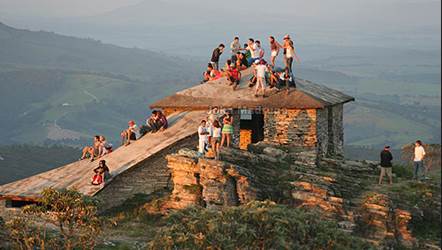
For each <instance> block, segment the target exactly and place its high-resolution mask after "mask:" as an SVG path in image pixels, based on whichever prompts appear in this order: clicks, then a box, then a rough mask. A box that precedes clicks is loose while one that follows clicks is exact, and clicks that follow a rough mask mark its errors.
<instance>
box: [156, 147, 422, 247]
mask: <svg viewBox="0 0 442 250" xmlns="http://www.w3.org/2000/svg"><path fill="white" fill-rule="evenodd" d="M313 150H314V149H312V152H310V151H309V150H308V149H301V148H294V147H285V146H282V145H278V144H274V143H266V142H260V143H257V144H250V145H248V150H247V151H246V150H240V149H234V148H224V149H223V150H222V152H221V159H222V160H221V161H216V160H212V159H207V158H198V155H197V154H196V152H195V151H193V150H189V149H182V150H180V151H179V152H178V154H172V155H168V156H167V157H166V158H167V161H168V168H169V170H170V172H171V176H172V177H171V178H172V182H173V191H172V194H171V195H170V197H168V198H167V199H165V200H164V202H163V205H162V206H161V209H163V210H166V211H167V209H182V208H185V207H188V206H202V207H208V208H216V207H223V206H237V205H241V204H246V203H248V202H250V201H253V200H272V201H275V202H277V203H282V204H286V205H289V206H293V207H301V208H306V209H319V210H321V211H322V213H321V214H322V215H323V216H324V219H332V220H335V221H337V222H338V225H339V226H340V228H341V230H343V231H346V232H348V233H352V234H356V235H360V236H361V237H364V238H366V239H368V240H370V241H371V242H372V243H374V244H376V245H378V246H379V247H382V246H396V245H398V244H400V245H402V246H413V244H415V241H414V238H413V235H412V232H411V230H410V222H411V220H412V219H413V216H414V214H413V213H412V212H411V211H410V207H407V206H403V205H402V204H400V203H398V200H397V198H396V197H395V198H394V199H393V198H392V197H390V194H389V193H388V192H386V190H388V189H382V186H378V185H377V184H376V183H377V178H378V175H379V169H378V163H377V162H371V161H348V160H342V159H332V158H322V159H317V158H314V155H316V154H315V153H314V152H313ZM312 156H313V159H312ZM392 242H393V243H392ZM395 244H396V245H395Z"/></svg>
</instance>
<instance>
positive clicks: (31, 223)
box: [6, 188, 101, 250]
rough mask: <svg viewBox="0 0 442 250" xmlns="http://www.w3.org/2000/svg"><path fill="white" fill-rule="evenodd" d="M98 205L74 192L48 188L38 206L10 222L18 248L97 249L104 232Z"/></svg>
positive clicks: (26, 210) (30, 208) (26, 209)
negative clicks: (100, 235)
mask: <svg viewBox="0 0 442 250" xmlns="http://www.w3.org/2000/svg"><path fill="white" fill-rule="evenodd" d="M96 205H97V203H96V201H95V200H94V199H91V198H90V197H86V196H83V195H82V194H80V193H78V192H77V191H74V190H55V189H52V188H49V189H45V190H44V191H43V192H42V197H41V198H40V199H39V204H38V205H30V206H26V207H24V208H23V210H22V213H21V214H20V215H18V216H16V217H14V218H13V219H12V220H10V221H8V222H7V223H6V228H7V230H8V233H9V238H10V240H11V241H12V244H13V245H14V248H15V249H67V250H70V249H74V248H77V249H93V248H94V246H95V244H96V239H97V236H98V235H99V234H100V232H101V222H100V219H99V218H98V216H97V207H96Z"/></svg>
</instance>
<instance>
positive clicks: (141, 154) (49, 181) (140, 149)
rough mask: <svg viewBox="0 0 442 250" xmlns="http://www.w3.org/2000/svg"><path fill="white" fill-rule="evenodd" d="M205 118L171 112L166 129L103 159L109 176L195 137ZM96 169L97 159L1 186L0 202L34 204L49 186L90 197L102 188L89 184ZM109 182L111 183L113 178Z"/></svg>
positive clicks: (198, 115)
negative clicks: (29, 202)
mask: <svg viewBox="0 0 442 250" xmlns="http://www.w3.org/2000/svg"><path fill="white" fill-rule="evenodd" d="M205 116H206V113H205V112H200V111H193V112H182V113H174V114H172V115H170V116H169V117H168V120H169V128H168V129H166V130H165V131H163V132H158V133H154V134H150V133H149V134H146V135H145V136H144V137H142V138H141V139H140V140H138V141H135V142H132V143H131V144H130V145H128V146H122V147H119V148H118V149H117V150H115V151H114V152H112V153H111V154H109V155H106V156H104V157H103V158H102V159H104V160H106V163H107V165H108V167H109V169H110V173H111V175H112V176H113V177H115V176H117V175H119V174H121V173H123V172H124V171H126V170H128V169H130V168H131V167H133V166H135V165H136V164H138V163H139V162H141V161H143V160H145V159H147V158H149V157H150V156H152V155H154V154H156V153H158V152H160V151H161V150H163V149H165V148H167V147H168V146H170V145H172V144H174V143H176V142H178V141H180V140H182V139H184V138H186V137H188V136H191V135H193V134H196V133H197V129H198V126H199V123H200V121H201V120H202V119H204V118H205ZM97 166H98V160H96V161H94V162H90V161H89V160H88V159H86V160H82V161H77V162H74V163H71V164H69V165H66V166H63V167H60V168H56V169H53V170H50V171H47V172H44V173H41V174H38V175H34V176H31V177H28V178H26V179H22V180H18V181H15V182H12V183H9V184H5V185H2V186H0V200H1V199H4V200H24V201H34V200H35V199H37V198H38V196H39V195H40V193H41V191H42V190H43V189H45V188H49V187H52V188H56V189H64V188H65V189H76V190H78V191H79V192H81V193H83V194H85V195H89V196H93V195H95V194H96V193H97V192H99V191H100V190H101V189H103V188H104V186H103V185H100V186H93V185H91V184H90V182H91V177H92V175H93V169H94V168H96V167H97ZM109 182H112V179H111V180H110V181H109ZM109 182H107V183H106V185H107V184H109Z"/></svg>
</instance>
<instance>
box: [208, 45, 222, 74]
mask: <svg viewBox="0 0 442 250" xmlns="http://www.w3.org/2000/svg"><path fill="white" fill-rule="evenodd" d="M224 48H225V46H224V44H220V45H219V46H218V47H217V48H216V49H214V50H213V52H212V59H210V63H211V64H212V65H213V68H214V69H216V70H219V68H218V65H219V58H220V57H221V54H222V53H223V51H224Z"/></svg>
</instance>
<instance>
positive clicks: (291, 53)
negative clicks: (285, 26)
mask: <svg viewBox="0 0 442 250" xmlns="http://www.w3.org/2000/svg"><path fill="white" fill-rule="evenodd" d="M282 47H283V48H284V51H285V66H286V67H287V68H289V71H290V73H293V70H292V64H293V58H294V59H295V60H296V62H297V63H299V62H300V60H299V57H298V55H297V54H296V49H295V45H294V44H293V41H292V40H291V39H290V36H289V35H286V36H285V37H284V45H283V46H282Z"/></svg>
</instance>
